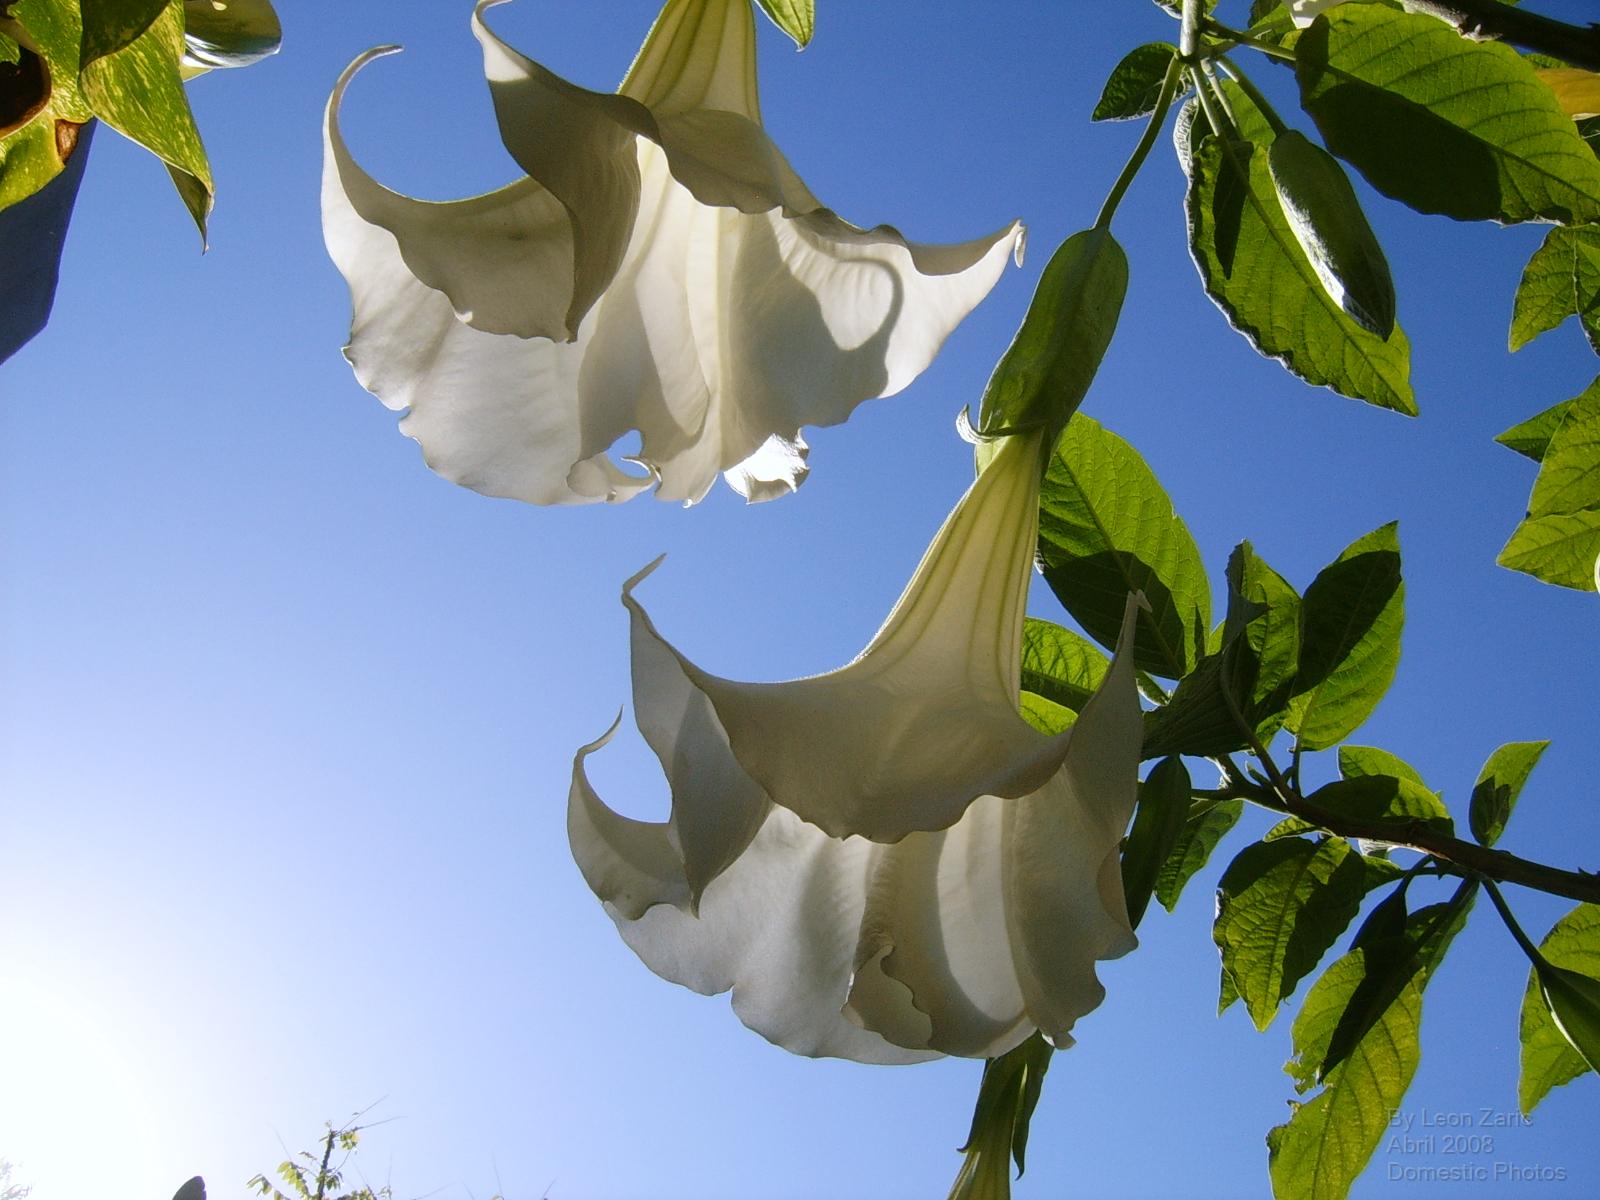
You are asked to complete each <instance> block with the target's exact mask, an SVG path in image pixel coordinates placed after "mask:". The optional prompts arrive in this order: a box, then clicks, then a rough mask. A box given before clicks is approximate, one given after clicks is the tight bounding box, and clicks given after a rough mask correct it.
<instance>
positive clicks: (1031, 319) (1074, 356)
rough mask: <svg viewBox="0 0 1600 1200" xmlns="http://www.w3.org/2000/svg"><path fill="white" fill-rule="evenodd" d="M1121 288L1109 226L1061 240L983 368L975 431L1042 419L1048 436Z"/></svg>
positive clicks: (1096, 358) (1092, 362)
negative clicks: (998, 351) (998, 350)
mask: <svg viewBox="0 0 1600 1200" xmlns="http://www.w3.org/2000/svg"><path fill="white" fill-rule="evenodd" d="M1127 291H1128V258H1127V255H1125V254H1124V253H1123V252H1122V247H1121V246H1119V245H1118V244H1117V240H1116V239H1115V238H1114V237H1112V236H1111V231H1110V230H1109V229H1086V230H1084V231H1083V232H1081V233H1075V234H1073V235H1072V236H1071V237H1069V238H1068V239H1067V240H1066V241H1064V242H1062V243H1061V245H1060V246H1059V247H1058V248H1057V249H1056V252H1055V253H1054V254H1053V255H1051V257H1050V261H1049V262H1048V263H1047V264H1045V268H1044V274H1043V275H1041V276H1040V278H1039V286H1038V287H1037V288H1036V289H1035V290H1034V293H1033V300H1032V302H1031V303H1030V304H1029V305H1028V311H1027V313H1026V314H1024V316H1023V318H1022V325H1021V327H1020V328H1018V330H1017V333H1016V336H1015V337H1014V338H1013V339H1012V341H1011V345H1010V346H1008V347H1006V352H1005V353H1004V354H1003V355H1001V356H1000V361H999V362H998V363H996V364H995V368H994V373H993V374H992V375H990V376H989V383H988V385H987V386H986V387H985V388H984V392H983V405H982V408H981V409H980V410H979V418H978V423H979V429H980V431H982V432H984V433H990V432H998V431H999V430H1015V429H1019V428H1026V427H1028V426H1031V425H1036V424H1043V425H1044V426H1045V427H1046V429H1047V430H1048V431H1050V432H1047V433H1046V437H1047V439H1049V440H1052V441H1053V440H1054V431H1055V430H1059V429H1060V428H1061V427H1063V426H1064V425H1065V424H1066V423H1067V421H1068V420H1069V419H1070V418H1071V416H1072V414H1073V413H1074V412H1076V411H1077V408H1078V405H1079V404H1081V403H1082V402H1083V398H1084V396H1085V395H1086V394H1087V393H1088V391H1089V385H1090V384H1091V383H1093V382H1094V376H1095V372H1096V371H1098V370H1099V369H1100V360H1101V358H1102V357H1104V355H1105V352H1106V347H1107V346H1109V345H1110V344H1111V335H1112V334H1113V333H1115V332H1116V328H1117V318H1118V316H1119V315H1120V314H1121V312H1122V300H1123V297H1124V296H1125V295H1126V294H1127Z"/></svg>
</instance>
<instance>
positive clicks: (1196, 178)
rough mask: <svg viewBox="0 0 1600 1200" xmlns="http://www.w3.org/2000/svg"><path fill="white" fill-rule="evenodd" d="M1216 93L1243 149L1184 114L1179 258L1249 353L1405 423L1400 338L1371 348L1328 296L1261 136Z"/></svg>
mask: <svg viewBox="0 0 1600 1200" xmlns="http://www.w3.org/2000/svg"><path fill="white" fill-rule="evenodd" d="M1223 87H1224V91H1225V94H1226V95H1227V98H1228V101H1229V106H1230V108H1231V109H1232V111H1233V113H1234V114H1235V117H1236V119H1237V122H1238V132H1239V134H1240V135H1241V137H1242V138H1243V140H1240V141H1231V140H1229V139H1227V138H1224V137H1222V136H1218V135H1216V134H1213V133H1211V132H1210V131H1209V129H1208V127H1207V126H1206V125H1205V120H1204V117H1203V116H1199V115H1197V114H1196V112H1195V110H1193V109H1192V108H1191V109H1189V110H1187V111H1188V118H1187V120H1186V121H1185V122H1180V130H1179V133H1178V134H1176V135H1175V137H1176V138H1177V142H1178V146H1179V154H1180V157H1182V156H1183V154H1184V149H1185V143H1186V142H1187V145H1188V147H1190V148H1191V150H1192V157H1191V159H1190V161H1188V162H1186V164H1185V167H1186V169H1187V170H1188V172H1189V189H1188V196H1187V199H1186V208H1187V212H1188V217H1189V249H1190V252H1191V253H1192V254H1193V256H1194V261H1195V265H1196V266H1197V267H1198V268H1199V271H1200V278H1201V280H1202V281H1203V282H1204V284H1205V288H1206V292H1207V294H1208V295H1210V297H1211V299H1212V300H1213V301H1215V302H1216V304H1217V307H1218V308H1220V309H1222V311H1223V313H1224V314H1226V316H1227V318H1228V320H1229V322H1230V323H1231V324H1232V325H1233V326H1234V328H1236V329H1237V330H1239V332H1240V333H1242V334H1244V336H1245V337H1246V338H1247V339H1249V341H1250V343H1251V344H1252V345H1253V346H1255V348H1256V349H1257V350H1259V351H1260V352H1261V353H1262V354H1265V355H1267V356H1268V357H1271V358H1276V359H1278V360H1279V361H1280V362H1282V363H1283V364H1284V366H1286V367H1288V368H1289V370H1291V371H1293V372H1294V373H1295V374H1296V375H1298V376H1299V377H1300V378H1301V379H1304V380H1305V381H1306V382H1307V383H1312V384H1318V385H1324V386H1327V387H1331V388H1333V389H1334V390H1335V391H1337V392H1339V393H1341V394H1343V395H1345V396H1350V397H1352V398H1354V399H1358V400H1365V401H1367V402H1368V403H1369V404H1375V405H1377V406H1378V407H1379V408H1387V409H1392V410H1394V411H1396V412H1401V413H1405V414H1407V415H1408V416H1414V415H1415V414H1416V411H1417V405H1416V398H1415V396H1414V395H1413V393H1412V390H1411V382H1410V370H1411V365H1410V364H1411V352H1410V343H1409V342H1407V340H1406V336H1405V333H1404V331H1403V330H1401V329H1400V328H1399V326H1396V327H1395V328H1394V330H1393V332H1392V333H1391V334H1390V335H1389V336H1388V338H1386V339H1385V338H1381V337H1379V336H1378V335H1376V334H1374V333H1371V332H1369V331H1368V330H1366V329H1364V328H1362V327H1361V325H1360V324H1358V323H1357V322H1356V321H1355V320H1353V319H1352V318H1351V317H1350V316H1349V314H1347V313H1346V312H1345V311H1344V310H1343V309H1342V308H1341V307H1340V306H1339V303H1338V302H1337V301H1335V300H1334V299H1333V297H1332V296H1330V295H1329V293H1328V291H1327V289H1326V288H1325V287H1324V286H1323V283H1322V280H1321V279H1320V278H1319V277H1318V274H1317V271H1316V269H1315V267H1313V265H1312V263H1311V260H1310V259H1309V258H1307V257H1306V253H1305V251H1304V250H1303V249H1302V248H1301V245H1300V242H1299V241H1298V239H1297V238H1296V237H1295V234H1294V232H1293V230H1292V229H1291V228H1290V225H1289V221H1288V218H1287V217H1285V215H1284V211H1283V206H1282V205H1281V204H1280V203H1279V200H1278V193H1277V189H1276V187H1275V185H1274V184H1273V180H1272V171H1271V167H1270V163H1269V159H1268V152H1267V150H1266V147H1267V146H1268V145H1270V144H1271V142H1272V140H1273V138H1274V134H1273V131H1272V128H1271V126H1270V125H1268V123H1267V121H1266V118H1265V117H1263V116H1262V115H1261V113H1260V112H1259V111H1258V110H1257V109H1256V108H1255V106H1254V105H1253V104H1252V103H1251V102H1250V100H1249V98H1248V97H1247V96H1246V95H1245V94H1244V93H1243V92H1242V91H1240V90H1239V88H1238V87H1237V86H1235V85H1233V84H1224V85H1223Z"/></svg>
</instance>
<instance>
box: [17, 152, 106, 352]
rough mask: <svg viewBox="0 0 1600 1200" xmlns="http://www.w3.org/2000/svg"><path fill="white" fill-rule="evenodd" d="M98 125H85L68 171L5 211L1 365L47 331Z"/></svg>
mask: <svg viewBox="0 0 1600 1200" xmlns="http://www.w3.org/2000/svg"><path fill="white" fill-rule="evenodd" d="M93 133H94V126H93V125H92V124H91V125H86V126H84V129H83V133H82V134H81V135H80V136H79V138H78V146H77V150H76V151H75V152H74V154H73V155H72V157H71V159H70V160H69V161H68V163H67V169H66V170H65V171H63V172H61V174H59V175H57V176H56V177H55V178H54V179H52V180H51V181H50V182H49V183H47V184H46V185H45V186H44V187H43V188H41V189H40V190H39V191H37V192H35V193H34V194H33V195H31V196H27V197H24V198H23V199H22V200H20V201H19V202H18V203H16V204H13V205H12V206H11V207H10V208H7V209H4V210H0V263H4V264H5V267H4V270H0V363H3V362H5V361H6V359H8V358H10V357H11V356H12V355H13V354H15V353H16V352H17V351H18V350H20V349H21V348H22V347H23V346H24V345H25V344H26V343H27V342H28V341H29V340H30V339H32V337H33V336H34V335H35V334H36V333H38V332H39V331H40V330H41V329H43V328H44V327H45V323H46V322H48V321H49V319H50V309H51V306H52V305H53V304H54V303H55V297H56V279H57V276H58V274H59V271H60V268H61V248H62V245H63V243H64V242H65V240H66V236H67V224H68V222H70V221H71V220H72V206H73V204H74V203H75V202H76V200H77V198H78V185H79V184H80V183H81V182H82V181H83V171H84V166H85V164H86V163H87V162H88V161H89V141H90V137H91V136H92V134H93Z"/></svg>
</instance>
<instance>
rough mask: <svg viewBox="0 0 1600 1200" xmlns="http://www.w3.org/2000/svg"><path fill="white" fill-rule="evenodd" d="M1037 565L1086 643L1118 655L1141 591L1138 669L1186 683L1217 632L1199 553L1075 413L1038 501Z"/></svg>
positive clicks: (1141, 480)
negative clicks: (1125, 616) (1126, 612)
mask: <svg viewBox="0 0 1600 1200" xmlns="http://www.w3.org/2000/svg"><path fill="white" fill-rule="evenodd" d="M1039 566H1040V569H1041V570H1042V571H1043V573H1044V578H1045V582H1046V583H1048V584H1049V585H1050V590H1051V591H1053V592H1054V593H1055V594H1056V597H1057V599H1059V600H1060V601H1061V603H1062V605H1063V606H1064V607H1065V608H1066V610H1067V611H1068V612H1070V613H1071V614H1072V615H1073V617H1074V618H1075V619H1076V620H1077V622H1078V623H1079V624H1080V625H1082V626H1083V628H1084V630H1085V631H1086V632H1087V633H1088V634H1089V636H1090V637H1092V638H1094V639H1095V640H1096V641H1097V642H1099V643H1100V644H1101V645H1102V646H1107V647H1110V646H1114V645H1115V644H1116V638H1117V632H1118V630H1119V628H1120V626H1121V621H1122V610H1123V604H1124V601H1125V600H1126V599H1127V596H1128V593H1129V592H1132V591H1143V592H1144V594H1145V599H1146V600H1147V601H1148V602H1149V605H1150V607H1149V609H1148V611H1143V610H1142V611H1140V613H1139V616H1138V622H1139V623H1138V628H1137V631H1136V636H1135V639H1134V655H1133V661H1134V665H1135V666H1137V667H1138V668H1139V669H1140V670H1144V671H1148V672H1150V673H1151V674H1152V675H1160V676H1164V677H1166V678H1169V679H1177V678H1181V677H1182V676H1184V675H1186V674H1188V672H1189V671H1190V670H1191V669H1192V668H1193V666H1194V664H1195V662H1196V661H1197V660H1198V658H1199V656H1200V652H1201V650H1202V649H1203V648H1204V646H1205V640H1206V632H1207V630H1208V629H1209V628H1210V625H1211V596H1210V585H1209V584H1208V583H1207V581H1206V574H1205V566H1204V564H1203V563H1202V562H1201V560H1200V550H1199V548H1198V547H1197V546H1196V545H1195V542H1194V538H1193V537H1191V536H1190V534H1189V530H1188V528H1187V527H1186V526H1185V525H1184V523H1183V521H1182V520H1181V519H1179V517H1178V516H1177V514H1175V513H1174V512H1173V510H1172V501H1171V500H1170V499H1168V497H1167V494H1166V492H1165V491H1164V490H1163V489H1162V487H1161V485H1160V483H1158V482H1157V481H1156V477H1155V476H1154V474H1152V473H1151V471H1150V468H1149V467H1148V466H1147V465H1146V464H1145V461H1144V459H1142V458H1140V457H1139V454H1138V452H1137V451H1136V450H1134V449H1133V447H1132V446H1130V445H1128V443H1127V442H1125V441H1123V440H1122V439H1121V438H1120V437H1118V436H1117V435H1116V434H1114V433H1112V432H1110V431H1109V430H1107V429H1104V428H1102V427H1101V426H1100V425H1099V424H1098V423H1097V422H1095V421H1094V420H1092V419H1090V418H1089V417H1086V416H1084V415H1083V414H1082V413H1078V414H1076V415H1074V416H1073V418H1072V420H1071V421H1070V422H1068V424H1067V427H1066V429H1065V430H1064V431H1063V433H1062V435H1061V440H1060V441H1059V442H1057V443H1056V447H1055V451H1054V453H1053V454H1052V455H1051V458H1050V466H1049V470H1048V471H1047V472H1046V474H1045V479H1044V484H1043V487H1042V489H1041V493H1040V498H1039Z"/></svg>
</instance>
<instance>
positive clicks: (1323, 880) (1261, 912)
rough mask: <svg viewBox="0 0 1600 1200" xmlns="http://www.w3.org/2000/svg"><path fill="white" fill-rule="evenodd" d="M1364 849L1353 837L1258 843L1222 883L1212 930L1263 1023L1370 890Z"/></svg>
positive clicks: (1230, 970)
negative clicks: (1365, 881) (1359, 849)
mask: <svg viewBox="0 0 1600 1200" xmlns="http://www.w3.org/2000/svg"><path fill="white" fill-rule="evenodd" d="M1365 893H1366V889H1365V887H1364V886H1363V871H1362V869H1361V861H1360V856H1358V855H1357V854H1355V853H1354V852H1353V851H1352V850H1351V849H1350V845H1349V843H1348V842H1345V841H1344V840H1343V839H1340V838H1330V839H1326V840H1324V841H1321V842H1310V841H1307V840H1305V839H1304V838H1289V839H1286V840H1283V841H1275V842H1256V843H1255V844H1254V845H1251V846H1247V847H1245V849H1244V850H1243V851H1242V852H1241V853H1240V854H1239V855H1238V857H1236V858H1235V859H1234V860H1233V862H1232V863H1230V864H1229V866H1228V869H1227V870H1226V871H1225V872H1223V875H1222V880H1221V882H1220V883H1219V884H1218V885H1217V918H1216V921H1215V923H1214V924H1213V925H1212V928H1211V935H1212V937H1213V938H1214V939H1215V941H1216V943H1217V948H1218V949H1219V950H1220V951H1221V952H1222V969H1223V970H1224V971H1226V972H1227V973H1228V975H1229V976H1230V977H1231V978H1232V980H1233V984H1234V986H1235V987H1236V988H1237V989H1238V992H1239V995H1240V996H1241V997H1242V998H1243V1000H1244V1003H1245V1007H1246V1008H1247V1009H1248V1010H1249V1012H1250V1018H1251V1020H1253V1021H1254V1022H1255V1024H1256V1028H1257V1029H1265V1028H1266V1027H1267V1026H1268V1025H1269V1024H1271V1023H1272V1018H1273V1017H1274V1016H1275V1015H1276V1014H1277V1011H1278V1006H1279V1005H1280V1004H1282V1003H1283V1000H1284V998H1285V997H1287V996H1288V995H1289V993H1291V992H1292V991H1294V987H1295V984H1297V983H1299V982H1300V980H1301V979H1303V978H1304V977H1305V975H1306V974H1307V973H1308V972H1309V971H1311V970H1312V969H1313V968H1314V967H1315V966H1316V965H1317V963H1318V962H1319V961H1320V960H1321V958H1322V956H1323V954H1325V953H1326V952H1327V950H1328V948H1329V947H1330V946H1332V945H1333V943H1334V942H1335V941H1336V940H1338V937H1339V935H1340V934H1341V933H1343V932H1344V931H1345V928H1346V927H1347V926H1348V925H1349V924H1350V922H1351V921H1352V920H1353V919H1354V918H1355V915H1356V911H1357V909H1358V908H1359V907H1360V904H1361V897H1362V896H1363V895H1365Z"/></svg>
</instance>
